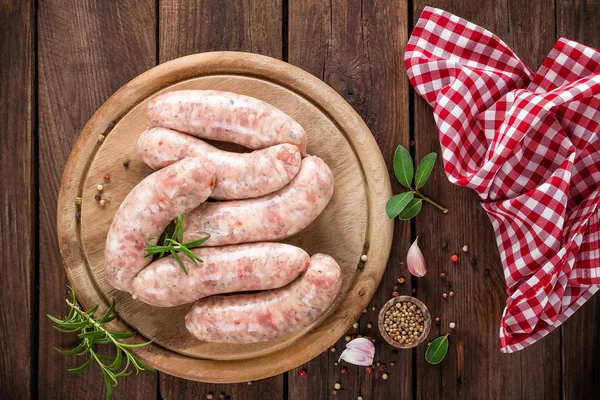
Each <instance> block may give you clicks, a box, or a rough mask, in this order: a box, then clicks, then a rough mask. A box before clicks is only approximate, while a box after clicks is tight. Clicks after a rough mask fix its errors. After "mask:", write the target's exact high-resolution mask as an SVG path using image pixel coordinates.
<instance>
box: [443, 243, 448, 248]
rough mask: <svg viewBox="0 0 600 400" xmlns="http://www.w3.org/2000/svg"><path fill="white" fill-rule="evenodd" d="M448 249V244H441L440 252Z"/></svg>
mask: <svg viewBox="0 0 600 400" xmlns="http://www.w3.org/2000/svg"><path fill="white" fill-rule="evenodd" d="M447 248H448V243H446V242H442V250H446V249H447Z"/></svg>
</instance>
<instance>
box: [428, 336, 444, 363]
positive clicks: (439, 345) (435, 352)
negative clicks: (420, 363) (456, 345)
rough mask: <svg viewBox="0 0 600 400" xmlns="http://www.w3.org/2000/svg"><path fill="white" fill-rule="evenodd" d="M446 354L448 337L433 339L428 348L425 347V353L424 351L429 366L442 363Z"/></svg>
mask: <svg viewBox="0 0 600 400" xmlns="http://www.w3.org/2000/svg"><path fill="white" fill-rule="evenodd" d="M447 352H448V335H445V336H440V337H439V338H437V339H435V340H434V341H433V342H431V344H430V345H429V347H427V351H425V360H426V361H427V362H428V363H429V364H439V363H440V362H442V360H443V359H444V357H446V353H447Z"/></svg>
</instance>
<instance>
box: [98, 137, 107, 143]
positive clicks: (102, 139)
mask: <svg viewBox="0 0 600 400" xmlns="http://www.w3.org/2000/svg"><path fill="white" fill-rule="evenodd" d="M104 139H106V136H104V135H98V141H99V142H100V143H102V142H104Z"/></svg>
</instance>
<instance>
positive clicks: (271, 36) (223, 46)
mask: <svg viewBox="0 0 600 400" xmlns="http://www.w3.org/2000/svg"><path fill="white" fill-rule="evenodd" d="M281 10H282V0H264V1H260V0H232V1H220V0H192V1H181V0H162V1H160V24H159V29H160V40H159V43H160V52H159V54H160V62H165V61H168V60H172V59H174V58H177V57H182V56H186V55H188V54H193V53H200V52H205V51H217V50H228V51H247V52H250V53H257V54H262V55H265V56H270V57H274V58H281V49H282V40H281V15H282V11H281Z"/></svg>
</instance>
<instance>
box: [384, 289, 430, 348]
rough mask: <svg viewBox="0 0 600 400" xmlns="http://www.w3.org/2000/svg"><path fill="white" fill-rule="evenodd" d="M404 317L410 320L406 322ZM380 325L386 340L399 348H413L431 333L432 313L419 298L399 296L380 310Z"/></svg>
mask: <svg viewBox="0 0 600 400" xmlns="http://www.w3.org/2000/svg"><path fill="white" fill-rule="evenodd" d="M411 306H414V309H411ZM404 318H408V320H407V321H405V322H404V321H403V319H404ZM411 318H412V319H414V320H411ZM401 319H402V320H401ZM402 324H406V325H402ZM411 324H412V326H411ZM378 325H379V332H380V333H381V336H383V338H384V339H385V341H386V342H388V343H389V344H391V345H392V346H394V347H396V348H398V349H412V348H413V347H415V346H417V345H419V344H420V343H422V342H423V341H424V340H425V338H427V336H428V335H429V331H430V330H431V314H430V313H429V310H428V309H427V307H426V306H425V304H423V302H422V301H420V300H419V299H416V298H414V297H411V296H398V297H394V298H393V299H391V300H389V301H388V302H387V303H385V304H384V305H383V307H382V308H381V311H379V320H378ZM415 331H416V333H415Z"/></svg>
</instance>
